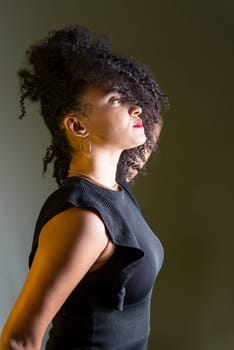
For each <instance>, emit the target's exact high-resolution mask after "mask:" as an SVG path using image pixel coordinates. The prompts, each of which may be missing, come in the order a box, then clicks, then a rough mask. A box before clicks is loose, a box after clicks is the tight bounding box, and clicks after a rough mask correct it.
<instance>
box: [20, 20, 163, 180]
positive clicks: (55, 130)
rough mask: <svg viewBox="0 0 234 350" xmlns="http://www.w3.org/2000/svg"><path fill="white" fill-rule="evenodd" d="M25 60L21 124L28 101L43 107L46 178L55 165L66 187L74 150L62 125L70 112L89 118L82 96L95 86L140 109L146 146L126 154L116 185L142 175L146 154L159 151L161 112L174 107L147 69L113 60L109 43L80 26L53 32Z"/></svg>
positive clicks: (125, 60) (119, 57) (118, 57)
mask: <svg viewBox="0 0 234 350" xmlns="http://www.w3.org/2000/svg"><path fill="white" fill-rule="evenodd" d="M26 56H27V59H28V62H29V64H30V65H31V67H32V70H29V69H27V68H22V69H20V70H19V72H18V75H19V78H20V106H21V115H20V116H19V118H20V119H22V118H23V117H24V116H25V114H26V108H25V99H26V98H28V99H30V100H31V101H33V102H36V101H40V107H41V115H42V117H43V119H44V121H45V124H46V125H47V127H48V129H49V131H50V133H51V136H52V144H51V145H50V146H49V147H48V148H47V151H46V154H45V157H44V158H43V172H45V171H46V170H47V166H48V164H49V163H51V162H52V161H53V160H54V173H53V177H55V179H56V181H57V183H58V184H61V182H62V181H63V180H64V179H65V178H66V177H67V174H68V168H69V164H70V161H71V159H72V147H71V146H70V144H69V142H68V140H67V138H66V136H65V132H64V130H63V129H62V128H61V126H60V125H61V122H62V120H63V117H64V115H66V114H67V113H69V112H70V111H74V110H79V111H81V112H82V113H85V106H84V105H82V94H83V93H84V91H85V88H87V86H89V85H92V84H96V85H98V86H100V87H101V88H102V89H104V90H105V91H106V92H109V91H112V90H115V91H119V92H120V93H121V94H122V95H123V102H127V103H131V104H137V105H139V106H141V108H142V115H141V118H142V121H143V124H144V127H145V133H146V137H147V140H146V142H145V144H144V145H141V146H139V147H135V148H133V149H129V150H125V151H123V152H122V154H121V156H120V160H119V163H118V168H117V181H120V182H121V181H126V180H127V179H129V178H131V172H132V171H133V170H134V171H137V172H139V173H140V172H143V170H144V169H142V166H141V164H142V161H144V159H145V152H146V150H148V151H151V150H156V149H157V144H155V142H154V133H153V130H154V127H155V124H156V123H157V122H159V113H160V110H161V108H162V107H166V108H167V107H168V106H169V104H168V99H167V96H166V95H165V94H163V93H162V92H161V91H160V89H159V86H158V83H157V82H156V81H155V79H154V78H153V77H152V75H151V73H150V72H149V71H148V69H147V67H146V66H144V65H143V64H142V63H139V62H137V61H136V60H135V59H133V58H130V57H127V56H122V55H116V54H114V53H113V52H112V48H111V41H110V39H109V38H108V37H105V36H102V37H97V36H95V35H94V34H93V33H91V32H90V31H89V30H88V29H86V28H84V27H81V26H79V25H75V26H70V27H66V28H64V29H62V30H57V31H51V32H49V34H48V36H47V37H46V38H45V39H44V40H41V41H39V42H38V43H36V44H34V45H32V46H30V47H29V49H28V50H27V51H26Z"/></svg>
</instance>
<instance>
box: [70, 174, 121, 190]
mask: <svg viewBox="0 0 234 350" xmlns="http://www.w3.org/2000/svg"><path fill="white" fill-rule="evenodd" d="M69 173H74V174H77V175H80V176H82V177H85V178H86V179H88V180H90V181H91V182H93V183H95V184H96V185H98V186H101V187H104V188H107V189H110V188H111V189H113V190H115V191H117V190H118V188H119V185H118V184H117V183H115V184H114V185H113V186H110V187H108V186H106V185H103V184H102V183H101V182H99V181H98V180H97V179H96V178H95V177H94V176H93V175H89V174H87V173H86V172H84V171H81V170H75V169H69Z"/></svg>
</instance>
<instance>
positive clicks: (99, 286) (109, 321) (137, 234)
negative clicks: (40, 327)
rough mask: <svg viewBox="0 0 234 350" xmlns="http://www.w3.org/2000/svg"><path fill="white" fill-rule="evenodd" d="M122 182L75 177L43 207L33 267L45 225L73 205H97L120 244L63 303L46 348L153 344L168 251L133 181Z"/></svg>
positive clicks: (134, 349)
mask: <svg viewBox="0 0 234 350" xmlns="http://www.w3.org/2000/svg"><path fill="white" fill-rule="evenodd" d="M120 187H121V191H119V192H116V191H111V190H108V189H104V188H101V187H99V186H96V185H94V184H93V183H91V182H89V181H88V180H86V179H83V178H80V177H70V178H68V179H67V180H65V181H64V183H63V184H62V186H61V187H60V188H59V189H58V190H56V191H55V192H54V193H52V194H51V195H50V197H49V198H48V199H47V200H46V202H45V204H44V206H43V207H42V209H41V212H40V214H39V217H38V220H37V224H36V228H35V233H34V239H33V245H32V251H31V254H30V257H29V265H30V266H31V263H32V260H33V257H34V255H35V252H36V249H37V244H38V237H39V234H40V231H41V228H42V227H43V225H45V223H46V222H47V221H48V220H50V219H51V218H52V217H53V216H55V215H56V214H58V213H59V212H61V211H63V210H64V209H65V208H67V206H69V205H72V206H76V207H82V208H92V209H93V210H95V211H96V212H97V213H98V214H99V215H100V217H101V218H102V220H103V222H104V224H105V226H106V228H107V232H108V233H109V236H110V239H111V240H112V241H113V243H115V245H116V250H115V252H114V254H113V255H112V257H111V258H110V259H109V260H108V262H107V263H106V264H105V265H103V266H102V267H101V268H100V269H99V270H96V271H93V272H89V273H87V274H86V275H85V277H84V278H83V279H82V280H81V281H80V283H79V284H78V285H77V286H76V288H75V289H74V290H73V291H72V293H71V294H70V296H69V297H68V299H67V300H66V302H65V303H64V305H63V306H62V307H61V309H60V310H59V312H58V314H57V315H56V316H55V318H54V320H53V326H52V329H51V331H50V337H49V340H48V342H47V346H46V350H97V349H103V350H146V349H147V341H148V336H149V331H150V324H149V323H150V301H151V293H152V288H153V285H154V282H155V279H156V277H157V274H158V272H159V270H160V268H161V265H162V262H163V256H164V254H163V248H162V245H161V243H160V241H159V240H158V238H157V237H156V236H155V235H154V234H153V232H152V231H151V229H150V228H149V226H148V225H147V223H146V222H145V220H144V218H143V216H142V214H141V212H140V209H139V206H138V204H137V202H136V200H135V199H134V197H133V196H132V194H131V192H130V190H129V188H128V186H127V185H126V184H121V185H120ZM55 239H56V232H55ZM48 264H49V261H48Z"/></svg>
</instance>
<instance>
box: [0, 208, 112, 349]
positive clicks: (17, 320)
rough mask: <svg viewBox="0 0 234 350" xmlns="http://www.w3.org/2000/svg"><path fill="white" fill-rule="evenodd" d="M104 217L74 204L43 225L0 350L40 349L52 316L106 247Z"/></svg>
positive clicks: (4, 331)
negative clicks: (31, 262)
mask: <svg viewBox="0 0 234 350" xmlns="http://www.w3.org/2000/svg"><path fill="white" fill-rule="evenodd" d="M107 242H108V236H107V234H106V230H105V226H104V224H103V222H102V220H101V219H100V217H99V216H98V215H97V214H96V213H94V212H92V211H91V210H87V209H79V208H74V207H73V208H70V209H67V210H66V211H64V212H62V213H60V214H58V215H56V216H55V217H54V218H52V219H51V220H50V221H49V222H48V223H47V224H46V225H45V226H44V227H43V229H42V231H41V233H40V237H39V245H38V249H37V252H36V255H35V257H34V260H33V264H32V266H31V269H30V271H29V273H28V276H27V279H26V281H25V284H24V286H23V289H22V291H21V293H20V295H19V297H18V299H17V300H16V303H15V305H14V307H13V309H12V311H11V313H10V315H9V317H8V320H7V322H6V324H5V326H4V328H3V331H2V336H1V343H0V350H39V349H40V346H41V342H42V338H43V335H44V333H45V330H46V328H47V326H48V325H49V323H50V321H51V320H52V318H53V317H54V316H55V314H56V313H57V312H58V310H59V309H60V307H61V306H62V304H63V303H64V302H65V300H66V299H67V297H68V296H69V294H70V293H71V292H72V290H73V289H74V288H75V286H76V285H77V284H78V283H79V281H80V280H81V279H82V278H83V277H84V275H85V274H86V273H87V271H88V270H89V269H90V268H91V266H92V265H93V264H94V262H95V261H96V260H97V258H98V257H99V256H100V255H101V253H102V252H103V251H104V248H105V246H106V244H107Z"/></svg>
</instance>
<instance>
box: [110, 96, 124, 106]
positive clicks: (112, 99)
mask: <svg viewBox="0 0 234 350" xmlns="http://www.w3.org/2000/svg"><path fill="white" fill-rule="evenodd" d="M115 102H118V103H121V102H122V99H121V97H112V98H111V99H110V103H111V104H114V103H115Z"/></svg>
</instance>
